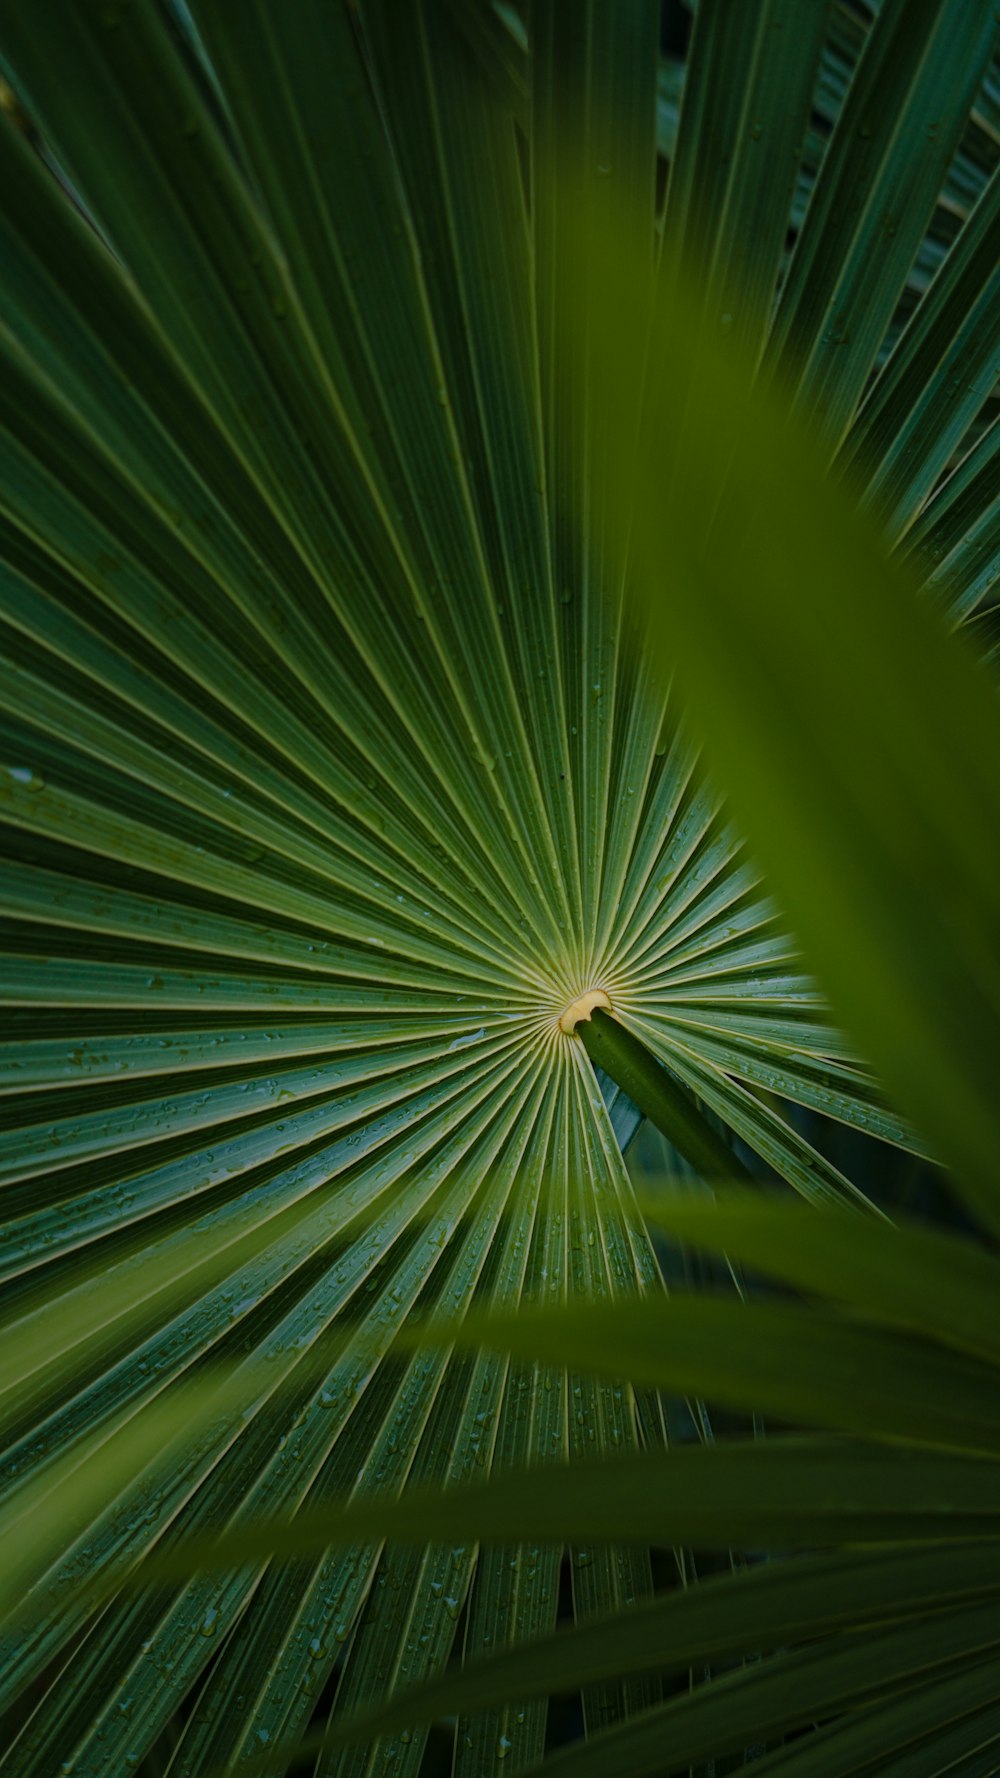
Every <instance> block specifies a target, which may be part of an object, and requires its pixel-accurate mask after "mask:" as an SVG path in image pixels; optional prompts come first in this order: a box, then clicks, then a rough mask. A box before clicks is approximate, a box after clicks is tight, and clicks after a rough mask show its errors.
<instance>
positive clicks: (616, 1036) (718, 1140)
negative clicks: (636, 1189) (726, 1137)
mask: <svg viewBox="0 0 1000 1778" xmlns="http://www.w3.org/2000/svg"><path fill="white" fill-rule="evenodd" d="M576 1030H577V1035H578V1036H579V1037H580V1038H582V1040H583V1045H584V1048H585V1049H586V1051H587V1054H588V1056H589V1057H590V1059H591V1061H592V1062H593V1063H594V1064H595V1065H596V1066H597V1067H598V1068H603V1069H604V1072H605V1074H609V1075H610V1076H611V1079H612V1080H613V1081H615V1082H616V1083H617V1085H618V1086H620V1087H621V1089H622V1092H623V1093H627V1094H628V1096H629V1098H630V1099H631V1100H633V1101H634V1103H635V1104H636V1105H638V1107H639V1110H640V1111H641V1112H642V1114H643V1116H644V1117H648V1118H649V1120H650V1122H651V1123H654V1124H655V1125H656V1128H657V1129H658V1130H660V1131H661V1132H662V1134H663V1135H664V1136H665V1137H666V1138H667V1141H668V1142H670V1143H671V1144H672V1145H673V1147H674V1148H676V1149H677V1151H678V1153H679V1154H682V1155H683V1156H684V1159H685V1160H686V1161H690V1163H691V1165H692V1167H694V1168H696V1170H697V1171H698V1172H699V1173H700V1174H701V1175H702V1177H703V1178H705V1179H750V1178H751V1177H752V1175H751V1174H750V1173H749V1172H748V1170H747V1168H746V1167H744V1166H743V1164H742V1162H741V1161H739V1160H737V1158H736V1156H735V1155H734V1153H733V1151H732V1149H731V1148H729V1147H728V1146H727V1145H726V1143H725V1142H724V1141H723V1139H722V1137H721V1136H720V1135H719V1134H718V1132H717V1131H716V1130H715V1129H714V1127H713V1126H712V1124H710V1123H709V1121H708V1119H707V1117H706V1116H705V1114H704V1112H702V1111H699V1109H698V1106H697V1105H696V1103H695V1100H694V1098H693V1096H692V1094H691V1093H690V1092H689V1091H688V1089H687V1087H685V1086H683V1085H682V1084H681V1082H680V1081H679V1080H678V1079H677V1078H676V1076H675V1075H673V1074H671V1073H670V1072H669V1070H668V1069H666V1068H664V1067H663V1066H662V1064H661V1063H659V1062H658V1061H657V1060H656V1058H655V1056H653V1055H651V1054H650V1052H649V1050H648V1049H647V1048H646V1046H645V1044H644V1043H640V1041H639V1039H638V1037H633V1035H632V1033H631V1031H626V1029H625V1026H624V1025H621V1024H619V1022H618V1020H617V1019H613V1018H610V1017H609V1016H608V1014H607V1013H606V1012H604V1011H603V1010H602V1009H601V1008H600V1007H595V1009H594V1011H593V1013H592V1014H591V1016H590V1018H589V1019H581V1020H580V1023H579V1024H578V1025H577V1027H576Z"/></svg>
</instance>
